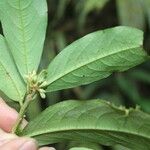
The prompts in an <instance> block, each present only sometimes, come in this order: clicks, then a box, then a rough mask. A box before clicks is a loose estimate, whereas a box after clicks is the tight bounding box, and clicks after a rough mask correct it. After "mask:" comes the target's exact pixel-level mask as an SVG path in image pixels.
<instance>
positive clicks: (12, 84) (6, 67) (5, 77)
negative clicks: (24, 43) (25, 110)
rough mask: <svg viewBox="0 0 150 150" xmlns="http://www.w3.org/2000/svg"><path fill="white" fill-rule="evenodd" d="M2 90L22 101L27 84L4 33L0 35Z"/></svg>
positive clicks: (0, 79)
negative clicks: (9, 49)
mask: <svg viewBox="0 0 150 150" xmlns="http://www.w3.org/2000/svg"><path fill="white" fill-rule="evenodd" d="M0 90H1V91H2V92H3V93H4V94H5V95H7V96H8V97H9V98H10V99H12V100H14V101H19V102H21V101H22V100H23V97H24V95H25V85H24V83H23V81H22V79H21V77H20V75H19V72H18V71H17V68H16V66H15V63H14V61H13V59H12V57H11V55H10V54H9V51H8V46H7V44H6V41H5V39H4V37H3V36H2V35H0Z"/></svg>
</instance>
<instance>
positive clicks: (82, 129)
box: [25, 128, 150, 140]
mask: <svg viewBox="0 0 150 150" xmlns="http://www.w3.org/2000/svg"><path fill="white" fill-rule="evenodd" d="M86 130H90V131H105V132H117V133H125V134H129V135H130V134H132V135H135V136H139V137H143V138H146V139H148V140H150V137H149V136H147V135H145V134H137V133H136V132H131V131H129V132H127V131H123V130H119V131H117V130H110V129H108V130H107V129H94V128H78V129H75V128H71V129H66V130H64V129H60V130H53V131H50V130H45V131H44V132H35V133H32V134H25V136H29V137H36V136H40V135H43V134H51V133H52V134H55V133H56V134H57V133H60V132H67V131H86Z"/></svg>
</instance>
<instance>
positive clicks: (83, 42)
mask: <svg viewBox="0 0 150 150" xmlns="http://www.w3.org/2000/svg"><path fill="white" fill-rule="evenodd" d="M108 39H109V40H108ZM142 42H143V33H142V32H141V31H140V30H137V29H134V28H129V27H115V28H111V29H106V30H103V31H98V32H95V33H91V34H89V35H87V36H85V37H83V38H81V39H79V40H77V41H75V42H74V43H73V44H71V45H69V46H68V47H67V48H65V49H64V50H63V51H62V52H61V53H60V54H59V55H58V56H56V58H54V60H53V61H52V62H51V63H50V65H49V67H48V78H47V80H48V83H49V86H48V89H47V91H48V92H51V91H57V90H61V89H66V88H72V87H75V86H79V85H84V84H88V83H91V82H93V81H97V80H100V79H103V78H106V77H108V76H109V75H111V74H112V73H113V72H114V71H119V72H120V71H125V70H127V69H129V68H132V67H134V66H136V65H138V64H140V63H142V62H143V61H144V60H145V59H146V57H147V56H146V53H145V52H144V51H143V48H141V45H142Z"/></svg>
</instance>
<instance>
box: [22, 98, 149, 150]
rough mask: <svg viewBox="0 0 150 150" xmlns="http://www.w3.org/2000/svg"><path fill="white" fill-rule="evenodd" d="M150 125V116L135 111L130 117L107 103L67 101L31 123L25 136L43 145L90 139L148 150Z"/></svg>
mask: <svg viewBox="0 0 150 150" xmlns="http://www.w3.org/2000/svg"><path fill="white" fill-rule="evenodd" d="M139 120H140V122H139ZM149 122H150V116H149V115H148V114H145V113H143V112H141V111H139V110H133V109H131V110H130V111H129V113H128V114H127V113H126V110H124V109H120V108H117V107H116V106H113V105H111V104H108V103H107V102H105V101H101V100H92V101H86V102H83V101H82V102H80V101H66V102H61V103H59V104H56V105H54V106H50V107H49V108H47V109H46V110H45V111H44V112H43V113H42V114H41V115H40V116H39V117H37V119H35V120H34V121H32V122H30V123H29V125H28V126H27V128H25V130H24V132H23V135H25V136H29V137H33V138H35V139H36V140H38V142H39V143H40V145H45V144H49V143H51V144H52V143H57V142H62V141H64V140H73V141H80V142H82V141H84V140H86V141H87V142H94V143H99V144H103V145H107V146H111V145H114V144H121V145H124V146H126V147H128V148H132V149H136V150H140V149H142V150H148V148H149V145H150V128H149V127H150V126H149ZM145 146H146V147H145Z"/></svg>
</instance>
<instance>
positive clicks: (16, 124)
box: [11, 93, 35, 134]
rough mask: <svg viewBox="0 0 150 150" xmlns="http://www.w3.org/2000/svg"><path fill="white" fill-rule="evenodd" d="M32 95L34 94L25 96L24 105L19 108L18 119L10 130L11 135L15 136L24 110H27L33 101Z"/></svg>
mask: <svg viewBox="0 0 150 150" xmlns="http://www.w3.org/2000/svg"><path fill="white" fill-rule="evenodd" d="M34 95H35V94H34V93H33V94H29V95H27V96H26V98H25V101H24V104H23V105H22V106H21V108H20V112H19V116H18V118H17V120H16V123H15V125H14V126H13V128H12V132H11V133H13V134H17V132H18V130H19V127H20V124H21V123H22V120H23V118H24V115H25V113H26V110H27V108H28V106H29V104H30V102H31V101H32V100H33V97H34Z"/></svg>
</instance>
